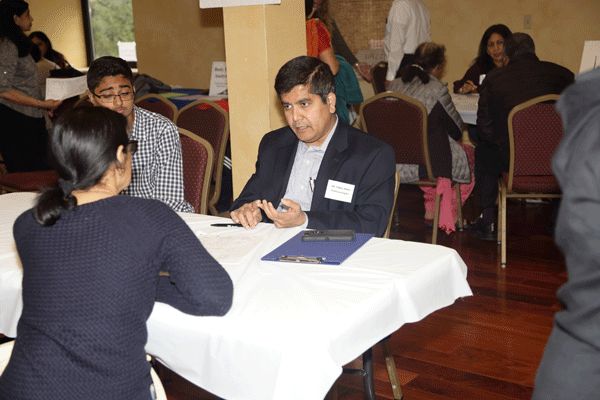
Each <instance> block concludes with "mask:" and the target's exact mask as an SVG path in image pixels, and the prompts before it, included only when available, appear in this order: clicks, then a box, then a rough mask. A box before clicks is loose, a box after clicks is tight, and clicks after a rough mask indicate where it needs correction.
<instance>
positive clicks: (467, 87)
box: [458, 80, 477, 94]
mask: <svg viewBox="0 0 600 400" xmlns="http://www.w3.org/2000/svg"><path fill="white" fill-rule="evenodd" d="M458 92H459V93H462V94H467V93H477V85H475V84H474V83H473V81H469V80H467V81H466V82H465V84H464V85H462V87H461V88H460V89H458Z"/></svg>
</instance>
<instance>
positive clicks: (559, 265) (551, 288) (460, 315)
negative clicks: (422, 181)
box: [165, 186, 566, 400]
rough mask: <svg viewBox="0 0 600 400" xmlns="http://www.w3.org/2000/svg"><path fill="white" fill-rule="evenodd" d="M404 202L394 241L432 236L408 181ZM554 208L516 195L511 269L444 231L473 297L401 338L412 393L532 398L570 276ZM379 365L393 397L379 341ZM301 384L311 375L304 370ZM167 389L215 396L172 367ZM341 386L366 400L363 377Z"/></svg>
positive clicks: (460, 399) (177, 398)
mask: <svg viewBox="0 0 600 400" xmlns="http://www.w3.org/2000/svg"><path fill="white" fill-rule="evenodd" d="M397 207H398V209H399V215H400V221H401V223H400V225H398V226H394V227H393V231H392V235H391V236H392V238H394V239H402V240H412V241H419V242H423V241H430V240H431V228H427V227H426V226H425V224H424V223H423V213H424V209H423V201H422V195H421V193H420V190H419V189H418V188H416V187H412V186H402V187H401V189H400V193H399V195H398V203H397ZM551 213H552V205H551V204H548V203H525V202H520V201H516V200H515V201H512V202H509V204H508V213H507V214H508V221H509V227H508V259H507V264H508V266H507V268H506V269H502V268H501V267H500V265H499V262H498V259H499V246H497V245H496V244H495V243H492V242H482V241H479V240H477V239H475V238H473V237H472V236H471V235H470V234H469V233H468V232H466V231H465V232H455V233H453V234H451V235H445V234H444V233H441V232H440V234H439V235H438V244H441V245H443V246H448V247H452V248H454V249H456V250H457V251H458V253H459V254H460V256H461V257H462V258H463V260H464V261H465V263H466V264H467V267H468V276H467V280H468V282H469V284H470V285H471V289H472V290H473V296H472V297H467V298H464V299H459V300H457V301H456V303H455V304H453V305H451V306H449V307H446V308H444V309H442V310H439V311H437V312H434V313H433V314H431V315H429V316H428V317H426V318H425V319H423V320H422V321H419V322H416V323H413V324H407V325H404V326H402V327H401V328H400V329H399V330H398V331H396V332H395V333H394V334H393V335H392V338H391V340H390V346H391V349H392V353H393V354H394V357H395V361H396V366H397V368H398V373H399V375H400V381H401V382H400V383H401V385H402V391H403V394H404V400H442V399H444V400H446V399H457V400H471V399H482V400H495V399H503V400H506V399H530V398H531V394H532V388H533V383H534V378H535V372H536V369H537V366H538V363H539V361H540V358H541V356H542V353H543V350H544V346H545V343H546V340H547V339H548V336H549V334H550V330H551V328H552V317H553V315H554V313H555V312H556V311H557V310H559V309H560V304H559V302H558V301H557V299H556V290H557V289H558V288H559V286H561V285H562V284H563V283H564V282H565V281H566V272H565V265H564V259H563V257H562V255H561V253H560V252H559V250H558V249H557V248H556V246H555V245H554V241H553V238H552V236H551V234H550V232H549V230H548V225H549V221H550V216H551ZM374 363H375V377H376V382H375V386H376V394H377V398H378V399H393V397H392V391H391V387H390V385H389V382H388V377H387V372H386V370H385V364H384V362H383V358H382V355H381V348H380V346H377V347H376V348H375V349H374ZM298 385H310V382H305V381H303V379H302V376H300V375H299V376H298ZM165 388H166V390H167V393H168V396H169V399H170V400H191V399H195V400H201V399H216V397H214V396H212V395H210V394H208V393H205V392H203V391H201V390H200V389H198V388H195V387H194V386H192V385H190V384H189V383H187V382H185V381H184V380H183V379H181V378H179V377H178V376H176V375H173V374H171V379H170V381H169V382H166V384H165ZM290 390H293V388H290ZM336 391H337V394H338V395H339V398H341V399H344V400H360V399H363V398H364V397H363V395H362V383H361V380H360V378H358V377H355V376H348V375H342V377H340V378H339V379H338V381H337V383H336Z"/></svg>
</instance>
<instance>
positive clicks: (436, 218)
mask: <svg viewBox="0 0 600 400" xmlns="http://www.w3.org/2000/svg"><path fill="white" fill-rule="evenodd" d="M439 223H440V195H439V194H438V193H436V194H435V209H434V214H433V234H432V235H431V243H432V244H436V243H437V232H438V225H439Z"/></svg>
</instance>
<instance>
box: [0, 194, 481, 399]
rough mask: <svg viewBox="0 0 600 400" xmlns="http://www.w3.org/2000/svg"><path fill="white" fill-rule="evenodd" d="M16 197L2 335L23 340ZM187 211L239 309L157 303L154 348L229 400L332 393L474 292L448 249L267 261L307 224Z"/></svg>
mask: <svg viewBox="0 0 600 400" xmlns="http://www.w3.org/2000/svg"><path fill="white" fill-rule="evenodd" d="M9 196H13V197H11V198H5V196H0V212H2V214H1V215H2V217H3V219H2V221H1V222H0V234H1V235H2V236H0V239H1V240H2V243H1V244H0V246H1V247H0V249H2V253H1V254H0V260H1V265H0V291H1V293H2V312H1V313H0V332H3V333H5V334H6V335H8V336H15V333H16V332H15V331H14V329H15V327H16V322H17V319H18V316H19V315H20V313H21V308H22V304H21V303H20V297H21V296H20V293H21V291H20V285H21V280H22V270H21V267H20V265H19V262H18V258H17V257H16V256H15V255H14V243H13V241H12V237H11V238H10V240H8V238H7V237H6V236H5V233H6V232H5V230H6V227H7V226H8V225H10V226H12V221H14V218H16V216H17V215H18V212H15V208H14V207H13V212H5V209H6V208H7V206H6V205H7V204H11V203H14V202H15V200H16V203H18V204H20V205H21V208H20V209H21V210H24V209H26V208H27V207H28V201H30V200H27V198H26V197H25V195H23V196H24V197H23V198H21V199H19V198H18V197H17V196H15V195H9ZM180 215H181V216H182V217H183V219H184V220H185V221H186V222H187V223H188V225H189V226H190V227H191V228H192V230H193V231H194V232H196V234H197V235H198V236H199V237H200V240H201V241H202V242H203V243H205V245H206V247H207V249H209V251H211V253H213V255H215V257H216V258H217V259H218V260H219V261H220V262H221V263H222V264H223V266H224V267H225V268H226V269H227V271H228V272H229V274H230V276H231V278H232V280H233V282H234V300H233V306H232V308H231V310H230V311H229V313H228V314H227V315H226V316H225V317H194V316H191V315H186V314H183V313H181V312H179V311H178V310H176V309H174V308H172V307H170V306H168V305H166V304H162V303H157V304H156V305H155V307H154V310H153V312H152V315H151V316H150V319H149V320H148V344H147V346H146V350H147V351H148V353H150V354H153V355H155V356H156V357H157V358H158V359H159V360H160V361H161V362H163V363H164V364H165V365H167V366H168V367H169V368H171V369H172V370H174V371H175V372H177V373H178V374H180V375H181V376H183V377H185V378H186V379H188V380H190V381H191V382H192V383H194V384H196V385H198V386H201V387H203V388H204V389H206V390H209V391H211V392H213V393H215V394H217V395H219V396H221V397H224V398H226V399H228V400H236V399H244V400H247V399H260V400H263V399H298V400H310V399H322V398H323V397H324V396H325V394H326V393H327V391H328V390H329V388H330V387H331V385H332V384H333V383H334V382H335V380H336V379H337V377H338V376H339V375H340V373H341V371H342V365H344V364H345V363H347V362H349V361H351V360H353V359H354V358H356V357H357V356H359V355H360V354H362V353H363V352H364V351H365V350H366V349H368V348H369V347H371V346H373V345H374V344H376V343H377V342H378V341H379V340H381V339H382V338H384V337H386V336H387V335H389V334H390V333H392V332H394V331H396V330H397V329H398V328H399V327H400V326H402V325H403V324H404V323H406V322H415V321H419V320H420V319H422V318H424V317H425V316H426V315H428V314H429V313H431V312H433V311H435V310H437V309H440V308H442V307H445V306H447V305H450V304H452V303H453V302H454V300H455V299H457V298H459V297H463V296H469V295H471V294H472V293H471V290H470V288H469V286H468V284H467V282H466V273H467V268H466V265H465V264H464V262H463V261H462V259H461V258H460V257H459V256H458V254H457V253H456V252H455V251H454V250H452V249H449V248H446V247H442V246H434V245H429V244H423V243H413V242H404V241H399V240H389V239H378V238H373V239H371V240H370V241H369V242H367V243H366V244H365V245H364V246H363V247H361V248H360V249H359V250H358V251H357V252H356V253H355V254H353V255H352V256H351V257H350V258H349V259H347V260H346V261H345V262H344V263H343V264H342V265H339V266H325V265H323V266H320V265H307V264H294V263H280V262H265V261H260V257H261V256H263V255H265V254H267V253H268V252H269V251H271V250H273V249H274V248H275V247H277V246H278V245H280V244H281V243H283V242H284V241H285V240H287V239H289V238H291V237H292V236H293V235H294V234H296V233H297V232H298V229H285V230H278V229H275V228H274V226H273V225H271V224H259V225H258V227H257V228H256V229H255V230H252V231H246V230H244V229H242V228H214V227H210V223H212V222H215V221H221V222H222V219H219V218H217V217H208V216H202V215H196V214H180ZM7 218H8V219H7ZM10 218H12V221H9V219H10ZM9 242H10V243H9ZM236 248H241V249H243V251H241V252H238V251H235V249H236ZM227 249H229V251H227ZM11 298H12V299H13V300H12V301H10V299H11ZM15 298H18V300H15ZM7 300H8V301H7ZM5 302H6V303H5ZM5 305H7V306H6V307H5ZM7 308H10V309H11V310H7Z"/></svg>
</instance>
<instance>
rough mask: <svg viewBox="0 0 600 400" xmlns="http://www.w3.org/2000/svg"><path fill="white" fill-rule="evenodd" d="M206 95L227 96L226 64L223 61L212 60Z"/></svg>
mask: <svg viewBox="0 0 600 400" xmlns="http://www.w3.org/2000/svg"><path fill="white" fill-rule="evenodd" d="M208 95H209V96H223V97H227V65H226V64H225V61H213V63H212V71H211V73H210V90H209V91H208Z"/></svg>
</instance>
